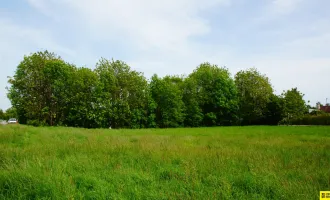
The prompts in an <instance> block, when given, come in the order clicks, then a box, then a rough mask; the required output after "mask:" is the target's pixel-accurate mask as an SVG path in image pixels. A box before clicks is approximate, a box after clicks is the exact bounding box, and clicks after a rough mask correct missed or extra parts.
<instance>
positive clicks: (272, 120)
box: [263, 94, 284, 125]
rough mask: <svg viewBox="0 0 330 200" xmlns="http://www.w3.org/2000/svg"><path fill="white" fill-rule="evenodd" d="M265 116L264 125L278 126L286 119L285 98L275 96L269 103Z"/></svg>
mask: <svg viewBox="0 0 330 200" xmlns="http://www.w3.org/2000/svg"><path fill="white" fill-rule="evenodd" d="M264 115H265V116H264V117H265V119H264V121H263V123H264V124H266V125H277V124H278V123H279V122H280V121H281V120H282V119H283V117H284V114H283V98H282V97H281V96H277V95H275V94H273V95H272V96H271V97H270V99H269V102H268V103H267V108H266V112H265V114H264Z"/></svg>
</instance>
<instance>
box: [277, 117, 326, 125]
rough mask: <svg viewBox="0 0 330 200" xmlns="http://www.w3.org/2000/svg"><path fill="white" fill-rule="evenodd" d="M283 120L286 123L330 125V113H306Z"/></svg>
mask: <svg viewBox="0 0 330 200" xmlns="http://www.w3.org/2000/svg"><path fill="white" fill-rule="evenodd" d="M281 122H282V124H286V125H330V115H305V116H303V117H300V118H295V119H291V120H282V121H281Z"/></svg>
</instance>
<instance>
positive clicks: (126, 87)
mask: <svg viewBox="0 0 330 200" xmlns="http://www.w3.org/2000/svg"><path fill="white" fill-rule="evenodd" d="M95 73H96V74H97V76H98V78H99V82H100V84H101V88H102V90H101V92H102V95H101V98H102V101H103V103H102V102H101V107H102V108H103V109H105V112H106V113H105V116H104V117H105V119H106V121H107V122H109V124H108V125H109V126H111V127H113V128H143V127H145V125H146V123H147V121H148V119H147V118H148V116H147V112H146V110H147V107H148V83H147V80H146V79H145V77H144V76H143V74H142V73H140V72H137V71H134V70H131V68H130V67H129V66H128V65H127V64H126V63H124V62H122V61H118V60H117V61H114V60H112V61H109V60H106V59H101V60H100V61H99V63H97V65H96V69H95Z"/></svg>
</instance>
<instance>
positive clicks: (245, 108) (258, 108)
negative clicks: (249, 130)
mask: <svg viewBox="0 0 330 200" xmlns="http://www.w3.org/2000/svg"><path fill="white" fill-rule="evenodd" d="M235 84H236V86H237V88H238V92H239V101H240V116H241V120H242V123H243V124H246V125H250V124H260V123H261V122H262V121H263V119H264V118H265V111H267V106H270V105H269V102H270V98H271V97H272V95H273V88H272V86H271V84H270V81H269V79H268V77H266V76H265V75H262V74H261V73H260V72H259V71H258V70H257V69H255V68H252V69H248V70H245V71H239V72H238V73H237V74H236V75H235Z"/></svg>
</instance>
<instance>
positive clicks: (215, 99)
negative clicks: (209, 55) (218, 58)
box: [184, 63, 238, 126]
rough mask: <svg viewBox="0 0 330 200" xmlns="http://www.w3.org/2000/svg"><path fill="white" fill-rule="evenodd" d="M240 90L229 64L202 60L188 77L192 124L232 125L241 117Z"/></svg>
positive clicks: (186, 94) (187, 97)
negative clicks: (219, 64)
mask: <svg viewBox="0 0 330 200" xmlns="http://www.w3.org/2000/svg"><path fill="white" fill-rule="evenodd" d="M237 95H238V93H237V89H236V86H235V83H234V80H233V79H232V78H231V77H230V73H229V71H228V69H226V68H220V67H218V66H217V65H211V64H210V63H203V64H201V65H200V66H199V67H198V68H197V69H196V70H194V72H193V73H191V74H190V75H189V77H188V78H187V79H186V81H185V88H184V101H185V104H186V108H187V109H186V114H187V118H186V123H187V125H188V126H200V125H203V126H215V125H231V124H234V123H236V121H237V112H238V96H237Z"/></svg>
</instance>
